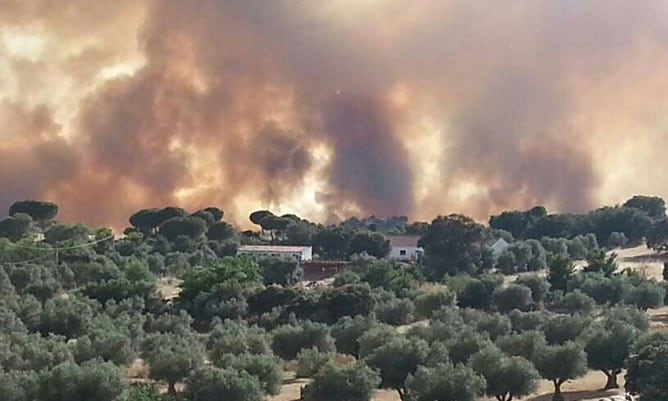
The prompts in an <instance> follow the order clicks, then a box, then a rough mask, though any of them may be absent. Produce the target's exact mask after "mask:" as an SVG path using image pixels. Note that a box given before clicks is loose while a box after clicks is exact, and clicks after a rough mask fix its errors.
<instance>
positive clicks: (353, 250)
mask: <svg viewBox="0 0 668 401" xmlns="http://www.w3.org/2000/svg"><path fill="white" fill-rule="evenodd" d="M349 252H350V254H362V253H366V254H368V255H370V256H374V257H377V258H383V257H385V256H386V255H387V254H388V253H390V241H389V240H388V239H387V238H385V236H384V235H383V234H380V233H376V232H371V231H358V232H356V233H355V234H354V235H353V236H352V237H351V239H350V250H349Z"/></svg>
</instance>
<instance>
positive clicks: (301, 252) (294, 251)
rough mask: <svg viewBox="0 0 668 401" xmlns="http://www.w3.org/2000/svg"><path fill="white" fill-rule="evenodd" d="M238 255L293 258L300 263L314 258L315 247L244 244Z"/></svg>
mask: <svg viewBox="0 0 668 401" xmlns="http://www.w3.org/2000/svg"><path fill="white" fill-rule="evenodd" d="M237 255H250V256H255V257H258V258H280V259H291V260H294V261H296V262H298V263H304V262H306V261H308V260H311V259H313V248H312V247H310V246H284V245H243V246H241V247H239V249H238V250H237Z"/></svg>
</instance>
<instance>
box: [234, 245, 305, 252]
mask: <svg viewBox="0 0 668 401" xmlns="http://www.w3.org/2000/svg"><path fill="white" fill-rule="evenodd" d="M310 248H311V247H309V246H285V245H243V246H241V247H239V251H245V252H278V253H280V252H289V253H295V252H304V251H308V250H309V249H310Z"/></svg>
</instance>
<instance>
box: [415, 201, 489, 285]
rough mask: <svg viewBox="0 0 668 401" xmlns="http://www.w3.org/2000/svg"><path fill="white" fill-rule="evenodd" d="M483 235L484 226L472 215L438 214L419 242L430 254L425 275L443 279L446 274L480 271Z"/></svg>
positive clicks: (428, 254) (436, 279) (434, 278)
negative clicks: (471, 216)
mask: <svg viewBox="0 0 668 401" xmlns="http://www.w3.org/2000/svg"><path fill="white" fill-rule="evenodd" d="M484 237H485V228H484V227H483V226H482V225H480V224H478V223H476V222H475V221H474V220H473V219H471V218H470V217H467V216H464V215H460V214H451V215H448V216H439V217H437V218H436V219H434V220H433V221H432V222H431V225H430V226H429V228H428V229H427V232H426V233H425V235H424V236H422V237H421V238H420V240H419V241H418V245H419V246H421V247H422V248H424V251H425V255H426V257H427V263H426V270H425V274H426V275H427V277H428V278H430V279H432V280H434V281H440V280H441V279H442V278H443V276H445V275H446V274H457V273H462V272H468V273H473V272H475V271H477V270H478V268H479V267H480V266H481V265H482V249H483V241H484Z"/></svg>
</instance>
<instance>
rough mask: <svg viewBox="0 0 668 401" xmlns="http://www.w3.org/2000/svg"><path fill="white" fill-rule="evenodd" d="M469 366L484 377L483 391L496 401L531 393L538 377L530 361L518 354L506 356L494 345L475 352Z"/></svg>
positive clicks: (536, 384) (507, 400)
mask: <svg viewBox="0 0 668 401" xmlns="http://www.w3.org/2000/svg"><path fill="white" fill-rule="evenodd" d="M470 366H471V367H472V368H473V370H475V371H476V372H478V373H479V374H481V375H482V376H483V377H484V378H485V381H486V382H487V387H486V389H485V393H486V394H487V395H488V396H490V397H495V398H496V399H497V400H498V401H511V400H512V399H513V398H518V397H521V396H525V395H528V394H531V393H532V392H533V391H534V390H536V388H537V387H538V380H539V379H540V375H539V374H538V371H537V370H536V368H535V367H534V366H533V364H532V363H531V362H529V361H528V360H526V359H524V358H522V357H519V356H508V355H506V354H504V353H503V352H501V351H500V350H498V349H497V348H495V347H487V348H485V349H483V350H481V351H480V352H478V353H477V354H475V355H474V356H473V357H472V358H471V361H470Z"/></svg>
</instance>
